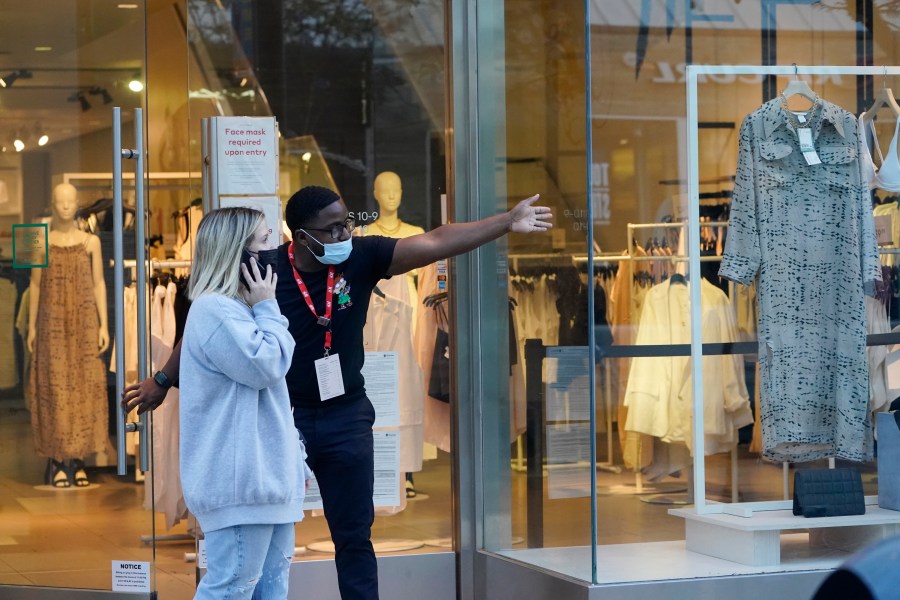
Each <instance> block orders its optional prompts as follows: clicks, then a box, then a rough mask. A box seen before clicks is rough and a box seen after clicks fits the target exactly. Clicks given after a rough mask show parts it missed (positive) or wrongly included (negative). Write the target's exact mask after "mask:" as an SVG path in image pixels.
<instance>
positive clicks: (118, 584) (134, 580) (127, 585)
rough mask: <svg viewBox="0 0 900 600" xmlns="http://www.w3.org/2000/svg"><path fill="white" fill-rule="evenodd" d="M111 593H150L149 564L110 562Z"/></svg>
mask: <svg viewBox="0 0 900 600" xmlns="http://www.w3.org/2000/svg"><path fill="white" fill-rule="evenodd" d="M112 591H114V592H148V593H149V592H150V563H148V562H134V561H130V560H114V561H112Z"/></svg>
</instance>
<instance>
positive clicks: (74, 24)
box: [0, 0, 144, 151]
mask: <svg viewBox="0 0 900 600" xmlns="http://www.w3.org/2000/svg"><path fill="white" fill-rule="evenodd" d="M127 4H133V5H136V6H137V8H119V5H127ZM43 48H49V50H46V49H43ZM143 55H144V8H143V0H131V2H127V1H124V0H0V78H7V77H8V76H9V75H10V74H11V73H16V74H18V75H19V77H18V78H17V79H15V81H13V82H12V84H11V85H8V86H7V87H5V88H4V87H0V147H7V151H10V149H11V146H12V140H13V139H15V137H16V136H19V137H21V138H22V139H23V141H25V143H26V151H27V150H29V149H31V148H33V147H34V144H35V143H36V140H37V138H38V137H39V136H40V135H41V134H42V133H46V134H47V135H48V136H49V137H50V143H51V144H52V143H55V142H59V141H62V140H64V139H68V138H72V137H75V136H79V135H84V134H87V133H90V132H92V131H96V130H99V129H105V128H108V127H109V126H110V123H111V114H112V107H113V106H121V107H122V108H123V111H124V110H126V109H129V110H130V108H132V107H135V106H140V101H141V94H139V93H135V92H133V91H131V90H129V89H128V82H129V81H130V80H131V79H133V78H135V77H137V78H139V79H143V64H144V60H143ZM79 93H81V94H82V95H83V97H84V99H85V100H86V102H87V104H83V103H82V102H81V101H80V100H79V99H78V94H79Z"/></svg>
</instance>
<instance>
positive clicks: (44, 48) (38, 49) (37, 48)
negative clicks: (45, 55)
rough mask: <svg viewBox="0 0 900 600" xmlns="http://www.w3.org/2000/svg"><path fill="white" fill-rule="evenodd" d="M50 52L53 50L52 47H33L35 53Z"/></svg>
mask: <svg viewBox="0 0 900 600" xmlns="http://www.w3.org/2000/svg"><path fill="white" fill-rule="evenodd" d="M51 50H53V47H52V46H35V47H34V51H35V52H50V51H51Z"/></svg>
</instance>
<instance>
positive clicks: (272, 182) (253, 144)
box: [214, 117, 278, 196]
mask: <svg viewBox="0 0 900 600" xmlns="http://www.w3.org/2000/svg"><path fill="white" fill-rule="evenodd" d="M214 120H215V128H216V129H215V132H216V141H215V161H216V172H217V173H218V182H217V183H218V192H219V195H220V196H222V195H225V196H228V195H241V194H254V195H259V196H275V195H277V194H278V132H277V130H276V126H275V118H274V117H214Z"/></svg>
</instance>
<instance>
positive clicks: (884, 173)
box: [857, 113, 900, 192]
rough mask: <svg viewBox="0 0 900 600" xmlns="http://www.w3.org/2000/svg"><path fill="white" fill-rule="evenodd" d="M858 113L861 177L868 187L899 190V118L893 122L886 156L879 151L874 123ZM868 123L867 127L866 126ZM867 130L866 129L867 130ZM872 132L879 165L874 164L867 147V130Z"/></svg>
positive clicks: (869, 149)
mask: <svg viewBox="0 0 900 600" xmlns="http://www.w3.org/2000/svg"><path fill="white" fill-rule="evenodd" d="M864 114H865V113H862V114H860V115H859V121H858V123H857V138H858V143H857V145H858V148H859V153H860V162H861V164H862V170H863V177H864V178H865V180H866V181H867V182H868V184H869V188H871V189H875V188H878V189H880V190H885V191H887V192H900V157H898V155H897V135H898V134H900V119H897V122H896V123H895V124H894V137H892V138H891V145H890V147H889V148H888V153H887V156H885V155H883V154H882V153H881V144H879V143H878V134H877V133H876V132H875V123H874V122H873V121H867V120H865V119H863V115H864ZM867 124H868V127H867V126H866V125H867ZM867 130H868V131H867ZM869 131H871V133H872V145H873V146H875V150H876V151H877V152H878V159H879V162H880V163H881V166H880V167H876V166H875V161H874V160H873V159H872V149H871V148H869V139H868V137H869V136H868V135H867V134H868V132H869Z"/></svg>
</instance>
